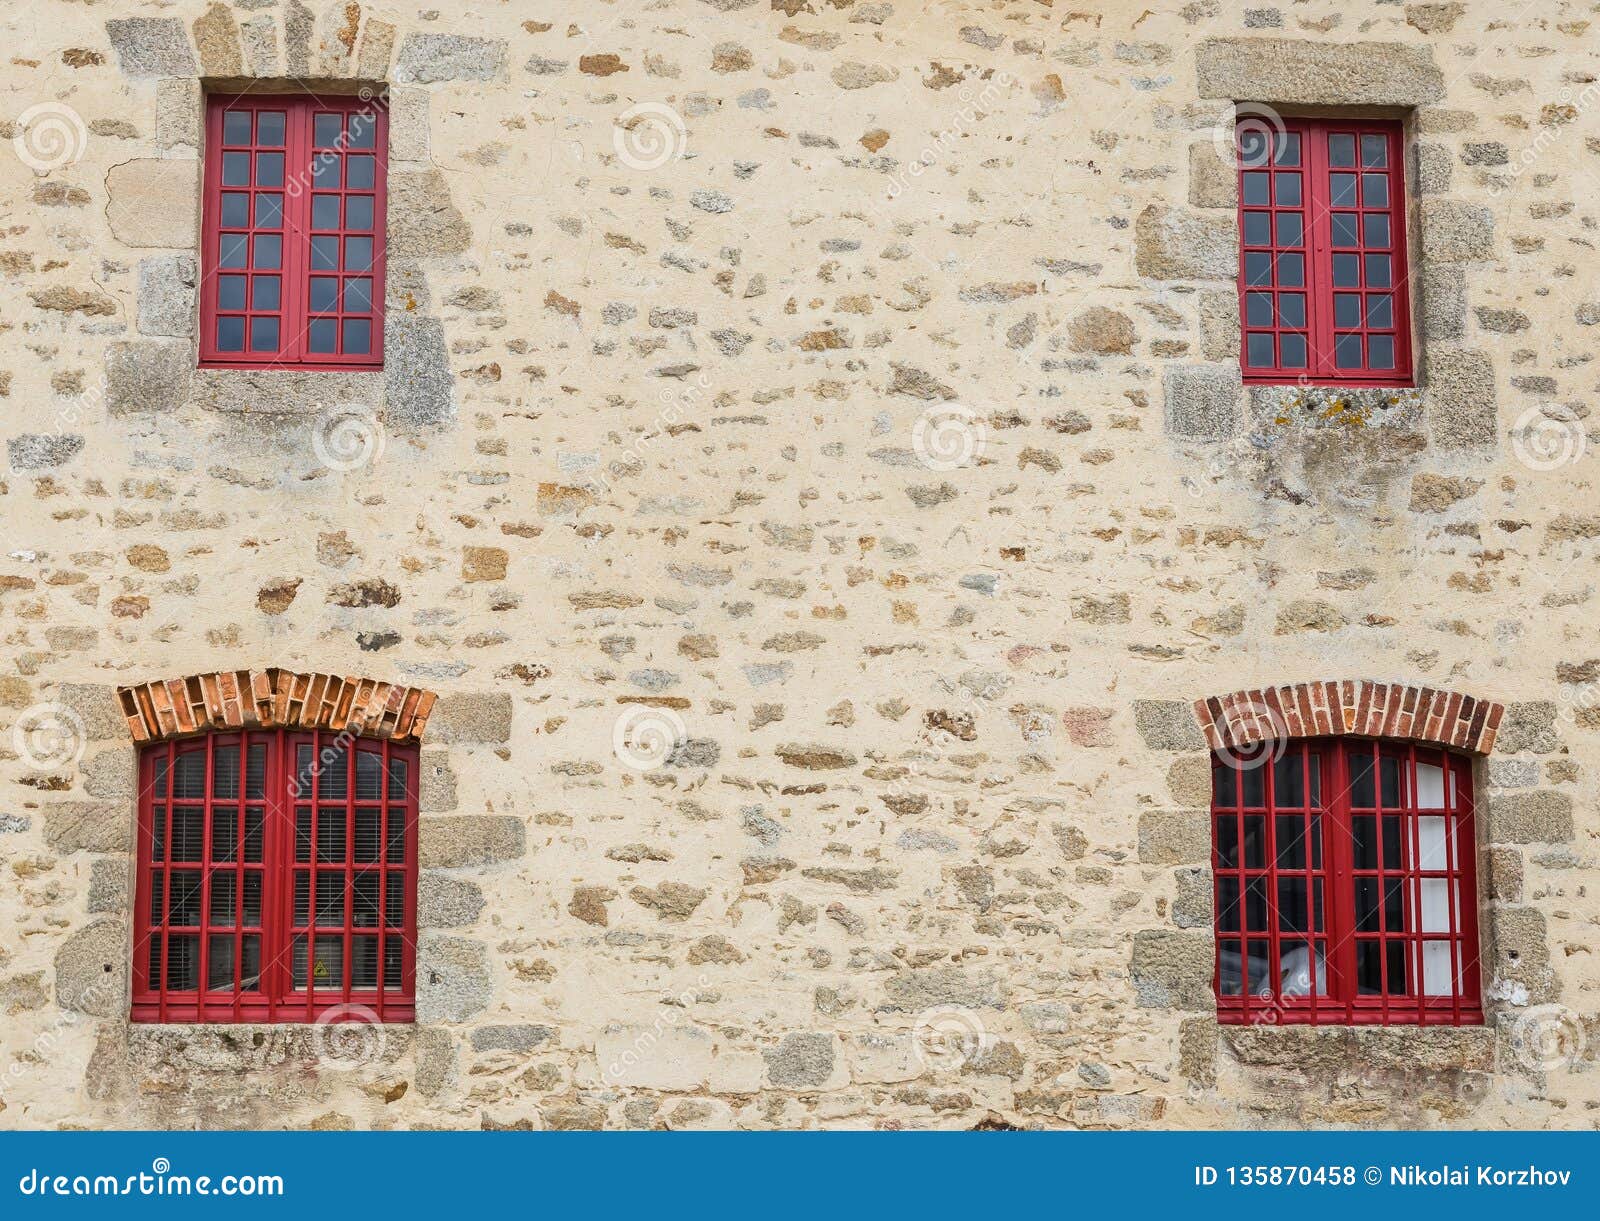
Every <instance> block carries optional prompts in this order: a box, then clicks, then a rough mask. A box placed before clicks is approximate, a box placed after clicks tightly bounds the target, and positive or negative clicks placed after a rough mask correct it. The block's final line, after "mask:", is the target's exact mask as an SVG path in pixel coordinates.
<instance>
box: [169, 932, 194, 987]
mask: <svg viewBox="0 0 1600 1221" xmlns="http://www.w3.org/2000/svg"><path fill="white" fill-rule="evenodd" d="M199 988H200V938H199V936H198V935H196V934H193V933H190V934H186V935H184V936H181V937H174V936H169V937H168V938H167V991H169V992H196V991H198V990H199Z"/></svg>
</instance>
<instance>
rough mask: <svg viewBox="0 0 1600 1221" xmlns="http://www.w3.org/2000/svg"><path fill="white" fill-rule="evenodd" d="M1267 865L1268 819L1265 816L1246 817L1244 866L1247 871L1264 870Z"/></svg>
mask: <svg viewBox="0 0 1600 1221" xmlns="http://www.w3.org/2000/svg"><path fill="white" fill-rule="evenodd" d="M1266 864H1267V817H1266V815H1265V814H1246V815H1245V816H1244V865H1245V868H1246V869H1264V868H1266Z"/></svg>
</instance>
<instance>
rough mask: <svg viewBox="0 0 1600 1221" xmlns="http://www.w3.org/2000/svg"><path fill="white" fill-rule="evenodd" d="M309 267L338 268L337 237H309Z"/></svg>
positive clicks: (320, 269) (315, 269)
mask: <svg viewBox="0 0 1600 1221" xmlns="http://www.w3.org/2000/svg"><path fill="white" fill-rule="evenodd" d="M311 269H312V270H313V271H337V270H338V269H339V239H338V238H336V237H314V238H312V239H311Z"/></svg>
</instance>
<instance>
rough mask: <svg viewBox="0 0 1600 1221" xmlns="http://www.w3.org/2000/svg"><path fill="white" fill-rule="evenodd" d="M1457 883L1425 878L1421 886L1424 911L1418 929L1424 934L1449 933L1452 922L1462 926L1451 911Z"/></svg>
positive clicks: (1444, 879)
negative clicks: (1452, 896) (1452, 897)
mask: <svg viewBox="0 0 1600 1221" xmlns="http://www.w3.org/2000/svg"><path fill="white" fill-rule="evenodd" d="M1454 888H1455V883H1454V882H1452V881H1451V880H1450V879H1449V878H1423V879H1422V881H1421V885H1420V890H1421V896H1420V897H1421V900H1422V911H1421V913H1420V914H1419V923H1418V927H1419V928H1420V930H1421V931H1422V932H1424V933H1448V932H1449V931H1450V924H1451V921H1452V920H1454V921H1455V923H1457V924H1460V920H1458V919H1456V914H1455V913H1454V912H1452V911H1451V910H1450V908H1451V902H1450V899H1451V895H1452V894H1453V893H1454Z"/></svg>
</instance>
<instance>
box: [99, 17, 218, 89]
mask: <svg viewBox="0 0 1600 1221" xmlns="http://www.w3.org/2000/svg"><path fill="white" fill-rule="evenodd" d="M106 36H107V37H108V38H110V39H111V46H112V49H114V50H115V51H116V53H117V63H118V66H119V67H121V69H122V74H123V75H124V76H131V77H134V78H136V79H138V78H146V77H157V76H194V75H196V74H197V71H198V69H197V68H196V66H195V62H194V52H193V51H192V50H191V49H190V47H189V36H188V34H187V33H186V32H185V31H184V28H183V22H181V21H179V20H178V19H177V18H176V17H124V18H114V19H113V20H111V21H108V22H106Z"/></svg>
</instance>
